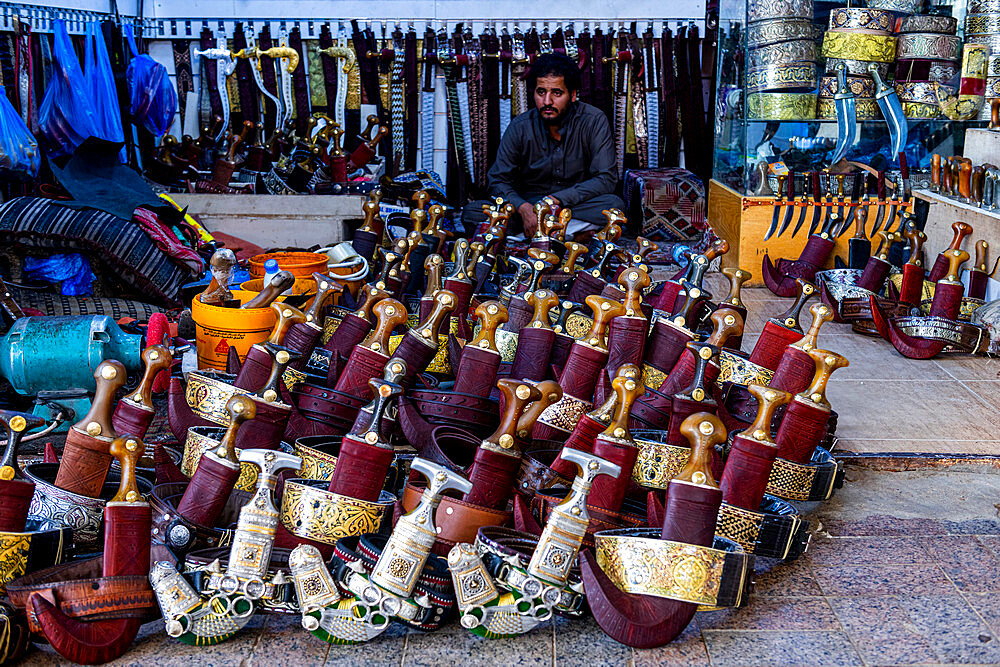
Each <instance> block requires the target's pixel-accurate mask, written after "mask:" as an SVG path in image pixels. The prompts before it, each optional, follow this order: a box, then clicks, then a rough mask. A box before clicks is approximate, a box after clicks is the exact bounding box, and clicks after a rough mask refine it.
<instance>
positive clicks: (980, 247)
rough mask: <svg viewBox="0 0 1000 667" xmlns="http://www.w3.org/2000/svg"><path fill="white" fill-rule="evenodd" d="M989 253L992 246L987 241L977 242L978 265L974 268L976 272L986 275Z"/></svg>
mask: <svg viewBox="0 0 1000 667" xmlns="http://www.w3.org/2000/svg"><path fill="white" fill-rule="evenodd" d="M989 251H990V244H989V243H987V242H986V239H979V240H978V241H976V264H975V266H974V267H973V269H974V270H976V271H982V272H983V273H986V262H987V261H988V260H987V258H988V256H989Z"/></svg>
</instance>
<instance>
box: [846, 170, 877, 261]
mask: <svg viewBox="0 0 1000 667" xmlns="http://www.w3.org/2000/svg"><path fill="white" fill-rule="evenodd" d="M867 196H868V178H867V176H866V178H865V194H864V195H862V197H863V199H865V200H866V199H867ZM867 221H868V204H867V201H865V203H864V204H862V205H861V206H859V207H858V210H857V212H856V213H855V214H854V226H855V230H854V236H852V237H851V238H850V239H848V241H847V267H848V268H850V269H864V268H865V265H866V264H868V258H869V257H871V254H872V242H871V241H870V240H868V237H867V235H866V234H865V223H866V222H867Z"/></svg>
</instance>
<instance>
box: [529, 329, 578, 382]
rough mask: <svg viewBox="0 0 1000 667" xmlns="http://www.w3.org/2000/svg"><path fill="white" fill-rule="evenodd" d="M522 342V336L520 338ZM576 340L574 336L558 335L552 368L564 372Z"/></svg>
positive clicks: (553, 348) (554, 344) (553, 345)
mask: <svg viewBox="0 0 1000 667" xmlns="http://www.w3.org/2000/svg"><path fill="white" fill-rule="evenodd" d="M518 340H520V336H518ZM575 342H576V340H575V339H574V338H573V337H572V336H567V335H566V334H561V333H557V334H556V338H555V340H554V341H553V343H552V355H551V357H550V358H549V363H550V365H551V367H552V368H557V369H559V371H560V373H561V372H562V369H563V367H564V366H565V365H566V360H567V359H569V351H570V350H571V349H573V343H575Z"/></svg>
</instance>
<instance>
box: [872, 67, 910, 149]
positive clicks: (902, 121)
mask: <svg viewBox="0 0 1000 667" xmlns="http://www.w3.org/2000/svg"><path fill="white" fill-rule="evenodd" d="M868 72H869V74H871V75H872V78H873V79H875V85H876V87H877V90H876V92H875V101H876V102H878V107H879V109H881V110H882V117H883V118H885V123H886V125H888V126H889V148H890V150H891V151H892V152H891V153H890V156H891V158H893V159H895V157H896V156H897V155H899V154H900V153H902V152H903V149H904V148H906V139H907V134H908V133H909V124H908V123H907V120H906V115H905V114H904V113H903V106H902V105H901V104H900V103H899V97H898V96H897V95H896V89H895V88H893V87H891V86H888V85H886V83H885V81H883V80H882V77H881V76H879V73H878V63H871V64H870V65H868ZM890 162H891V160H890Z"/></svg>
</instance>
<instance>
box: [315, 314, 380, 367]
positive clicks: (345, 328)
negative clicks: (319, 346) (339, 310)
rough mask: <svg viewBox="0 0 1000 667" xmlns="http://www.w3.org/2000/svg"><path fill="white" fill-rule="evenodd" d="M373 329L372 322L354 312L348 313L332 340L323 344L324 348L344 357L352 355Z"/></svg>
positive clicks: (331, 337)
mask: <svg viewBox="0 0 1000 667" xmlns="http://www.w3.org/2000/svg"><path fill="white" fill-rule="evenodd" d="M371 330H372V323H371V322H369V321H368V320H366V319H365V318H363V317H358V316H357V315H355V314H354V313H348V314H347V315H345V316H344V319H342V320H341V321H340V324H339V325H338V326H337V328H336V329H335V330H334V332H333V335H332V336H330V340H328V341H326V343H325V344H324V345H323V349H324V350H329V351H330V352H335V353H337V354H339V355H341V356H342V357H348V356H350V354H351V352H352V351H353V350H354V348H355V347H357V346H358V345H360V344H361V341H363V340H364V339H365V336H367V335H368V334H369V332H371Z"/></svg>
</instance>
